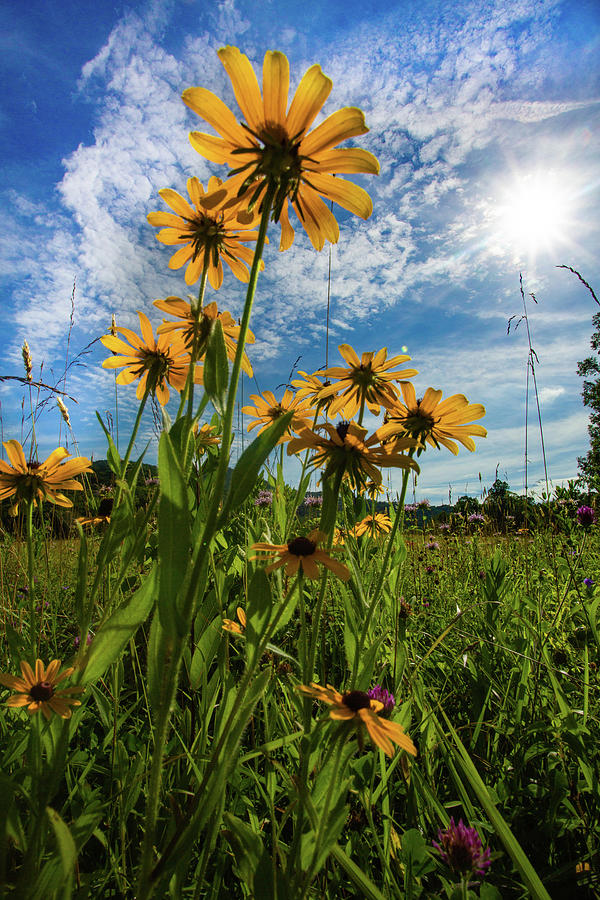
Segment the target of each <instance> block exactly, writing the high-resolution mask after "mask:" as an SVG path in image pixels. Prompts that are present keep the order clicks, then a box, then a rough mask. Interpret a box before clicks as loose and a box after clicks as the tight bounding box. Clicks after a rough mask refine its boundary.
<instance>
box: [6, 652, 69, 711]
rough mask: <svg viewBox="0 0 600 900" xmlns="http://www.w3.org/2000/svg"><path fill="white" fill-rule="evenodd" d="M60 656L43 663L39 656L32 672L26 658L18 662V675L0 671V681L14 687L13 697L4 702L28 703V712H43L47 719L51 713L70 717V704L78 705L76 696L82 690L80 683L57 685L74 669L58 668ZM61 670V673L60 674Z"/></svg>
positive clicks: (14, 703) (19, 705)
mask: <svg viewBox="0 0 600 900" xmlns="http://www.w3.org/2000/svg"><path fill="white" fill-rule="evenodd" d="M60 665H61V663H60V660H59V659H53V660H52V662H51V663H50V664H49V665H48V666H47V667H45V666H44V664H43V662H42V661H41V659H38V660H37V661H36V664H35V672H34V671H33V669H32V668H31V666H30V665H29V663H28V662H25V661H23V662H22V663H21V675H22V677H21V678H18V677H17V676H16V675H4V674H2V675H0V684H3V685H4V687H7V688H10V689H11V690H13V691H17V693H16V694H14V695H13V696H12V697H9V698H8V700H7V701H6V705H7V706H10V707H13V708H18V707H22V706H26V707H27V712H28V713H29V714H30V715H33V714H34V713H37V712H40V710H41V712H42V715H43V716H44V717H45V718H46V719H50V718H51V716H52V713H56V715H58V716H60V717H61V719H70V718H71V709H70V708H69V707H71V706H81V703H80V701H79V700H77V699H75V696H76V695H77V694H81V693H82V692H83V688H80V687H68V688H60V690H57V686H58V685H59V684H60V683H61V681H64V679H65V678H68V677H69V675H71V674H72V672H73V671H74V669H73V668H68V669H63V671H62V672H60ZM59 672H60V674H59Z"/></svg>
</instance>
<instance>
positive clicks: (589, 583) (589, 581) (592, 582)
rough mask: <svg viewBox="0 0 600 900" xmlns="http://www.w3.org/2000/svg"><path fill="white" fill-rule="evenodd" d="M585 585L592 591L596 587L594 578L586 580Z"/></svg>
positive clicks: (584, 580)
mask: <svg viewBox="0 0 600 900" xmlns="http://www.w3.org/2000/svg"><path fill="white" fill-rule="evenodd" d="M583 583H584V584H585V586H586V588H589V589H590V591H591V590H592V589H593V587H594V579H593V578H584V579H583Z"/></svg>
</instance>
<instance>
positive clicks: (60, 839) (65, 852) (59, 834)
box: [46, 806, 77, 897]
mask: <svg viewBox="0 0 600 900" xmlns="http://www.w3.org/2000/svg"><path fill="white" fill-rule="evenodd" d="M46 815H47V816H48V819H49V820H50V824H51V825H52V829H53V831H54V837H55V838H56V844H57V847H58V852H59V855H60V861H61V865H62V874H63V878H64V879H65V881H67V882H68V883H69V884H70V883H71V882H72V879H73V871H74V868H75V863H76V861H77V850H76V848H75V841H74V840H73V838H72V837H71V832H70V831H69V829H68V827H67V826H66V825H65V823H64V822H63V820H62V819H61V817H60V816H59V814H58V813H57V812H56V810H55V809H52V807H51V806H47V807H46ZM66 887H67V886H66V885H65V888H66ZM62 896H63V897H67V896H69V897H70V896H71V889H70V887H69V892H68V894H67V893H66V892H65V893H64V894H63V895H62Z"/></svg>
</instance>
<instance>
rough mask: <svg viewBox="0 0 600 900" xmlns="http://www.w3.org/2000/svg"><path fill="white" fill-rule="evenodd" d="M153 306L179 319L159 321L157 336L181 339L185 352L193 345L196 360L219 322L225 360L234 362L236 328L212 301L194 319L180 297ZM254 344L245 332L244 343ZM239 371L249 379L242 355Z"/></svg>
mask: <svg viewBox="0 0 600 900" xmlns="http://www.w3.org/2000/svg"><path fill="white" fill-rule="evenodd" d="M190 299H193V298H190ZM154 305H155V306H156V307H157V309H160V310H161V312H166V313H168V314H169V315H170V316H176V318H178V319H179V321H178V322H167V321H163V323H162V325H159V326H158V328H157V329H156V331H157V334H170V333H174V336H180V337H183V339H184V341H185V343H186V346H187V347H188V349H189V350H191V349H192V347H193V346H194V341H195V342H196V353H197V358H200V357H201V356H203V355H204V353H205V352H206V345H207V343H208V339H209V337H210V335H211V333H212V331H213V329H214V327H215V323H216V322H217V320H219V321H220V322H221V325H222V327H223V337H224V338H225V349H226V350H227V356H228V357H229V359H231V360H234V359H235V354H236V351H237V341H238V338H239V335H240V326H239V325H236V323H235V320H234V318H233V316H232V315H231V313H230V312H228V311H227V310H223V311H222V312H219V308H218V306H217V304H216V303H215V302H214V301H213V302H212V303H208V304H207V305H206V306H203V307H202V309H201V310H200V311H199V314H198V315H196V311H195V309H194V308H193V307H192V305H191V304H190V303H187V301H185V300H182V299H181V297H167V298H166V300H155V301H154ZM254 340H255V338H254V335H253V334H252V332H251V331H250V329H248V331H247V332H246V343H247V344H253V343H254ZM242 369H243V370H244V372H246V374H248V375H250V377H252V374H253V372H252V366H251V365H250V360H249V359H248V355H247V354H246V352H245V351H244V355H243V356H242Z"/></svg>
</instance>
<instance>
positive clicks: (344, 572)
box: [249, 530, 350, 581]
mask: <svg viewBox="0 0 600 900" xmlns="http://www.w3.org/2000/svg"><path fill="white" fill-rule="evenodd" d="M325 540H326V535H325V534H323V532H322V531H318V530H317V531H311V533H310V534H309V535H308V536H307V537H296V538H293V540H291V541H288V543H287V544H267V543H258V544H253V545H252V548H251V549H252V550H256V551H257V553H259V554H260V556H256V555H255V556H250V557H249V559H251V560H252V559H259V560H260V561H261V562H268V561H269V560H270V559H273V560H275V561H274V562H273V563H271V565H269V566H267V568H266V570H265V571H267V572H273V571H275V569H281V568H282V567H283V566H285V574H286V575H287V576H292V575H295V574H296V573H297V572H298V570H300V571H301V572H302V574H303V575H304V576H305V577H306V578H312V579H315V578H320V577H321V573H320V572H319V568H318V566H317V563H320V564H321V565H323V566H325V567H326V568H327V569H329V570H330V571H331V572H333V574H334V575H336V576H337V577H338V578H340V579H341V580H342V581H348V579H349V578H350V572H349V571H348V569H347V568H346V566H344V565H343V564H342V563H341V562H338V560H337V559H333V557H332V556H330V555H329V553H327V552H326V551H325V550H320V549H319V544H322V543H323V542H324V541H325Z"/></svg>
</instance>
